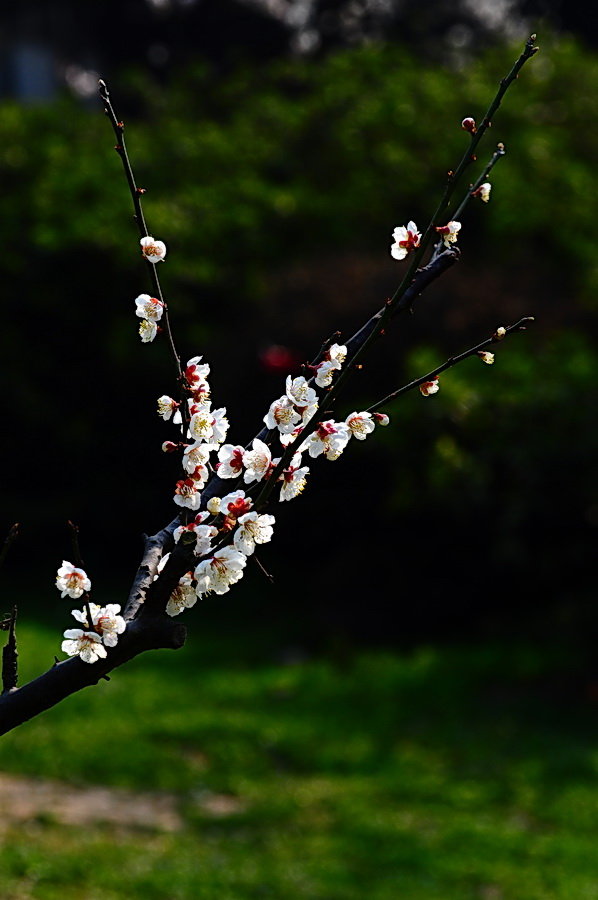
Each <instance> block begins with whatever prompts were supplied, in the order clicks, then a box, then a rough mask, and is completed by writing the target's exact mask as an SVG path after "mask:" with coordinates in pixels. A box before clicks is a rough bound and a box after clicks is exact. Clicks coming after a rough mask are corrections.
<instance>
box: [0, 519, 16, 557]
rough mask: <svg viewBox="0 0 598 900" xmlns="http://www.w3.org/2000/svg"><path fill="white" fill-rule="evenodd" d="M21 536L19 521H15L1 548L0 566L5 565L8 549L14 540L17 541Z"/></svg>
mask: <svg viewBox="0 0 598 900" xmlns="http://www.w3.org/2000/svg"><path fill="white" fill-rule="evenodd" d="M18 536H19V523H18V522H15V524H14V525H11V527H10V529H9V531H8V534H7V535H6V537H5V539H4V544H3V546H2V550H0V568H2V566H3V565H4V561H5V559H6V557H7V556H8V551H9V550H10V548H11V545H12V543H13V541H15V540H16V539H17V538H18Z"/></svg>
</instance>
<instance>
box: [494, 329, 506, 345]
mask: <svg viewBox="0 0 598 900" xmlns="http://www.w3.org/2000/svg"><path fill="white" fill-rule="evenodd" d="M506 333H507V329H506V328H503V326H502V325H499V326H498V328H497V329H496V331H495V332H494V334H493V335H492V337H493V338H494V340H495V341H502V339H503V338H504V336H505V335H506Z"/></svg>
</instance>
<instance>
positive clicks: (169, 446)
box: [162, 441, 178, 453]
mask: <svg viewBox="0 0 598 900" xmlns="http://www.w3.org/2000/svg"><path fill="white" fill-rule="evenodd" d="M177 447H178V444H175V443H174V442H173V441H164V443H163V444H162V452H163V453H174V451H175V450H176V449H177Z"/></svg>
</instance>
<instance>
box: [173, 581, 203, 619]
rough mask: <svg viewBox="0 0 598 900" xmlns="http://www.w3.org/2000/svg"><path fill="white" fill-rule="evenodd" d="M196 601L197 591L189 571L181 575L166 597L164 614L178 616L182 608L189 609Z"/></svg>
mask: <svg viewBox="0 0 598 900" xmlns="http://www.w3.org/2000/svg"><path fill="white" fill-rule="evenodd" d="M196 603H197V592H196V590H195V585H194V583H193V577H192V575H191V572H187V574H186V575H183V577H182V578H181V580H180V581H179V583H178V585H177V586H176V587H175V589H174V591H173V592H172V594H171V595H170V597H169V599H168V603H167V604H166V614H167V615H169V616H178V615H179V614H180V613H182V612H183V610H184V609H191V607H192V606H195V604H196Z"/></svg>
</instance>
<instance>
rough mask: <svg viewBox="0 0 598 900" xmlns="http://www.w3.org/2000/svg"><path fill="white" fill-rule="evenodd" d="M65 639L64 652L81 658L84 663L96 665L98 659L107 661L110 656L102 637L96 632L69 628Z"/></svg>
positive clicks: (65, 633) (63, 643)
mask: <svg viewBox="0 0 598 900" xmlns="http://www.w3.org/2000/svg"><path fill="white" fill-rule="evenodd" d="M64 637H65V638H66V640H64V641H63V642H62V647H61V649H62V652H63V653H67V654H68V655H69V656H79V657H80V658H81V659H82V660H83V662H86V663H94V662H96V661H97V660H98V659H105V657H106V656H107V655H108V654H107V652H106V648H105V647H104V645H103V644H102V639H101V637H100V635H99V634H96V633H95V631H83V629H82V628H67V630H66V631H65V632H64Z"/></svg>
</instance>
